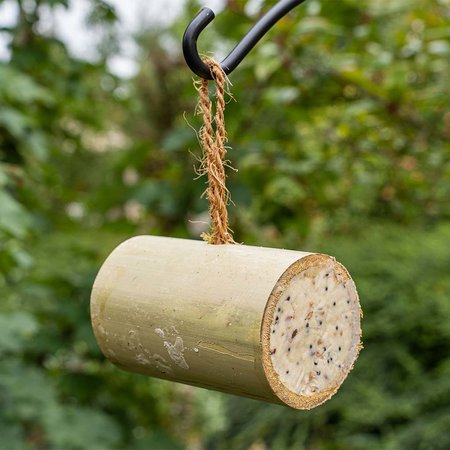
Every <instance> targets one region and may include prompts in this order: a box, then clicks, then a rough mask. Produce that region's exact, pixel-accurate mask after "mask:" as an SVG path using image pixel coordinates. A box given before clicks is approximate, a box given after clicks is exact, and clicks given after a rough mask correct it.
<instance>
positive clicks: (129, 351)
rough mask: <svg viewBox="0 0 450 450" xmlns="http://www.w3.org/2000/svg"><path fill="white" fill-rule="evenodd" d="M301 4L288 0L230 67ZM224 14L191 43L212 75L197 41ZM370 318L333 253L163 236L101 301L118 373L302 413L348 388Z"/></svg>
mask: <svg viewBox="0 0 450 450" xmlns="http://www.w3.org/2000/svg"><path fill="white" fill-rule="evenodd" d="M299 3H301V1H300V0H297V1H292V0H290V1H286V0H285V1H281V2H279V3H278V4H277V5H276V6H275V7H274V8H273V9H272V10H271V11H269V13H267V15H266V16H264V17H263V18H262V19H261V20H260V21H259V22H258V23H257V24H256V25H255V26H254V28H252V30H251V31H250V32H249V34H248V35H247V36H246V37H245V38H244V40H243V41H242V43H240V44H238V46H237V47H236V48H235V50H233V52H232V53H231V54H230V55H229V56H228V57H227V58H226V59H225V60H224V61H223V62H222V64H221V70H223V72H225V73H230V71H231V70H232V69H233V68H234V67H236V65H237V64H238V63H239V62H240V61H241V60H242V58H243V57H244V56H245V55H246V54H247V53H248V51H249V50H250V48H251V47H252V46H253V45H254V44H255V43H256V42H257V41H258V40H259V39H260V38H261V37H262V35H263V34H264V33H265V31H267V29H268V28H270V27H271V26H272V25H273V24H274V23H275V22H276V21H277V20H278V19H279V18H280V17H282V16H283V15H284V14H286V12H287V11H288V10H290V9H292V8H293V7H294V6H296V5H298V4H299ZM213 17H214V14H213V13H212V11H211V10H209V9H208V8H205V9H204V10H202V11H201V12H200V14H199V15H198V16H197V17H196V18H195V19H194V20H193V21H192V23H191V24H190V26H189V27H188V29H187V30H186V33H185V38H184V43H183V48H184V52H185V57H186V60H187V62H188V65H189V66H190V67H191V69H192V70H193V71H194V72H196V73H197V74H199V75H200V76H201V77H204V78H208V77H209V76H210V68H209V67H208V66H205V65H204V63H203V62H202V60H201V59H200V57H199V56H198V54H197V50H196V41H197V38H198V36H199V33H200V31H201V30H202V29H203V28H204V27H205V26H206V25H207V24H208V23H209V22H210V21H211V20H212V18H213ZM204 92H206V94H205V95H208V89H207V86H206V87H205V89H204ZM222 106H223V105H222ZM205 108H206V111H209V105H208V104H207V105H206V106H205ZM221 114H222V115H220V114H219V116H216V117H219V118H220V117H223V110H222V111H221ZM217 121H218V120H217V119H216V123H217ZM219 137H221V139H222V141H221V143H222V144H223V142H224V139H223V136H222V135H220V136H219ZM211 142H213V141H211ZM213 144H214V143H213ZM214 145H215V144H214ZM222 153H224V152H222ZM222 156H223V154H222ZM216 178H217V177H216ZM210 203H211V202H210ZM223 209H225V210H226V208H223ZM225 228H226V227H225ZM360 317H361V310H360V306H359V300H358V295H357V292H356V288H355V285H354V283H353V281H352V279H351V277H350V275H349V274H348V272H347V270H346V269H345V268H344V267H343V266H342V265H341V264H340V263H339V262H337V261H336V260H335V259H334V258H333V257H331V256H327V255H323V254H319V253H306V252H299V251H291V250H283V249H273V248H263V247H253V246H247V245H237V244H224V245H211V244H210V243H206V242H200V241H193V240H185V239H175V238H167V237H156V236H138V237H133V238H131V239H129V240H127V241H125V242H124V243H122V244H121V245H119V246H118V247H117V248H116V249H115V250H114V251H113V252H112V253H111V255H110V256H109V257H108V258H107V259H106V261H105V262H104V264H103V266H102V267H101V269H100V271H99V273H98V275H97V278H96V280H95V283H94V287H93V290H92V296H91V319H92V326H93V329H94V333H95V337H96V339H97V342H98V345H99V346H100V349H101V350H102V352H103V353H104V355H105V356H106V357H107V358H108V359H109V360H110V361H111V362H112V363H114V364H115V365H116V366H118V367H119V368H121V369H124V370H128V371H131V372H137V373H141V374H144V375H149V376H152V377H159V378H163V379H166V380H170V381H176V382H180V383H186V384H190V385H193V386H199V387H203V388H208V389H215V390H219V391H223V392H227V393H231V394H236V395H242V396H246V397H250V398H254V399H258V400H265V401H268V402H273V403H279V404H284V405H288V406H291V407H293V408H297V409H310V408H313V407H315V406H317V405H320V404H321V403H323V402H325V401H326V400H327V399H329V398H330V397H331V396H332V395H333V394H334V393H335V392H336V391H337V390H338V389H339V387H340V385H341V384H342V382H343V381H344V380H345V378H346V377H347V375H348V373H349V371H350V370H351V368H352V367H353V364H354V362H355V360H356V358H357V356H358V353H359V350H360V348H361V344H360V337H361V327H360Z"/></svg>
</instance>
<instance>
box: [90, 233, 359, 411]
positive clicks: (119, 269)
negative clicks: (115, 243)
mask: <svg viewBox="0 0 450 450" xmlns="http://www.w3.org/2000/svg"><path fill="white" fill-rule="evenodd" d="M333 303H334V305H333ZM344 317H345V318H344ZM91 319H92V325H93V329H94V333H95V336H96V339H97V342H98V344H99V346H100V348H101V350H102V352H103V353H104V354H105V356H106V357H107V358H108V359H109V360H110V361H111V362H113V363H114V364H115V365H117V366H118V367H120V368H122V369H125V370H128V371H132V372H138V373H142V374H145V375H149V376H153V377H159V378H164V379H167V380H172V381H176V382H181V383H187V384H191V385H194V386H199V387H204V388H210V389H216V390H220V391H224V392H228V393H232V394H237V395H243V396H247V397H251V398H255V399H259V400H265V401H269V402H274V403H281V404H287V405H289V406H292V407H295V408H298V409H309V408H312V407H314V406H317V405H319V404H321V403H323V402H324V401H326V400H327V399H328V398H329V397H331V396H332V395H333V394H334V393H335V392H336V391H337V389H338V388H339V386H340V385H341V383H342V382H343V380H344V379H345V378H346V376H347V374H348V372H349V371H350V370H351V368H352V365H353V362H354V361H355V359H356V357H357V354H358V351H359V348H360V334H361V331H360V308H359V301H358V296H357V293H356V289H355V286H354V284H353V281H352V280H351V278H350V276H349V274H348V273H347V271H346V270H345V268H344V267H343V266H342V265H340V264H339V263H337V262H336V261H335V260H334V258H332V257H330V256H326V255H321V254H311V253H304V252H297V251H289V250H279V249H269V248H261V247H251V246H244V245H208V244H206V243H204V242H200V241H191V240H184V239H174V238H164V237H153V236H138V237H134V238H132V239H129V240H128V241H126V242H124V243H122V244H121V245H120V246H119V247H117V248H116V249H115V250H114V251H113V252H112V254H111V255H110V256H109V257H108V258H107V260H106V261H105V263H104V264H103V266H102V267H101V269H100V271H99V273H98V275H97V278H96V280H95V283H94V287H93V291H92V296H91ZM336 327H338V328H336ZM325 347H328V349H325ZM338 348H339V350H338ZM324 349H325V350H324ZM333 356H334V358H333ZM330 358H331V360H332V361H330ZM326 360H327V361H328V363H327V362H326ZM330 362H331V365H330ZM338 366H339V367H338ZM319 372H320V373H319ZM317 374H319V375H317ZM320 375H322V376H320Z"/></svg>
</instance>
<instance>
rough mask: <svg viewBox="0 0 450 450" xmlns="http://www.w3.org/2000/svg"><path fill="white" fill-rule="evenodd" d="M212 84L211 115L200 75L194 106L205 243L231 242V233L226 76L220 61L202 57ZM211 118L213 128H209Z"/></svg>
mask: <svg viewBox="0 0 450 450" xmlns="http://www.w3.org/2000/svg"><path fill="white" fill-rule="evenodd" d="M205 63H206V64H207V65H208V67H209V69H210V71H211V74H212V76H213V78H214V82H215V84H216V105H215V116H214V118H213V114H212V105H211V100H210V98H209V89H208V84H209V82H208V80H205V79H202V80H201V81H200V82H199V83H198V84H197V90H198V93H199V102H198V108H199V110H200V113H201V114H202V116H203V126H202V128H201V129H200V142H201V145H202V148H203V159H202V163H201V167H200V170H199V173H200V175H203V174H207V176H208V187H207V188H206V191H205V194H206V198H207V199H208V202H209V215H210V217H211V229H210V232H209V233H203V234H202V238H203V239H204V240H205V241H207V242H208V243H209V244H231V243H234V240H233V235H232V232H231V230H230V229H229V226H228V211H227V205H228V204H229V202H230V192H229V191H228V189H227V187H226V174H225V167H224V166H225V164H226V161H225V155H226V148H225V144H226V142H227V133H226V130H225V86H226V83H227V78H226V75H225V73H224V72H223V70H222V68H221V67H220V64H219V63H217V62H216V61H214V60H213V59H211V58H206V59H205ZM213 122H215V132H214V128H213Z"/></svg>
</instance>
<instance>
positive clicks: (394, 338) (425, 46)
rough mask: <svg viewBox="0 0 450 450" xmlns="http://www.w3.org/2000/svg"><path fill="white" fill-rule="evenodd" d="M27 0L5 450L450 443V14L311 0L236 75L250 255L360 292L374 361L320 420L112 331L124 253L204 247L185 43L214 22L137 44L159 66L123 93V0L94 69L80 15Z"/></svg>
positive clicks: (15, 118)
mask: <svg viewBox="0 0 450 450" xmlns="http://www.w3.org/2000/svg"><path fill="white" fill-rule="evenodd" d="M7 1H9V2H10V3H16V4H17V6H18V9H19V16H18V21H17V24H16V25H15V26H13V27H11V28H4V29H2V30H1V32H2V33H5V34H6V35H8V36H9V37H10V42H11V59H10V61H9V62H8V63H5V62H3V63H0V80H1V81H0V293H1V303H0V361H1V364H0V448H2V449H3V448H4V449H6V450H14V449H18V450H22V449H31V450H36V449H38V450H41V449H42V450H44V449H55V450H69V449H70V450H72V449H73V450H84V449H86V450H101V449H105V450H106V449H133V450H140V449H155V450H164V449H167V450H176V449H182V448H188V449H202V448H204V449H228V448H233V449H249V450H265V449H274V450H283V449H295V450H299V449H308V450H310V449H311V450H312V449H320V450H331V449H337V450H340V449H342V450H344V449H345V450H374V449H375V450H376V449H392V450H400V449H420V450H428V449H430V450H440V449H442V450H446V449H448V448H450V434H449V433H448V430H449V428H450V322H449V320H448V317H449V316H450V298H449V297H450V279H449V277H448V271H449V269H450V253H449V251H448V248H449V244H450V222H449V214H450V209H449V205H450V202H449V199H450V108H449V98H450V84H449V82H448V77H449V73H450V70H449V69H450V43H449V42H450V40H449V38H450V21H449V19H450V4H449V2H448V0H390V1H387V0H377V1H375V0H364V1H356V0H342V1H340V2H331V1H327V2H326V1H318V0H308V1H307V2H306V3H305V4H304V5H302V6H301V7H299V8H297V10H296V11H295V12H293V13H292V14H291V15H289V16H288V17H286V18H285V19H283V20H282V21H281V22H280V23H279V24H278V25H277V26H276V28H275V29H274V30H273V31H271V32H270V33H269V36H268V37H267V38H266V39H264V40H263V41H262V42H261V43H260V44H259V46H258V47H257V48H256V49H255V50H254V51H253V52H252V53H251V54H250V55H249V56H248V57H247V58H246V60H245V62H244V63H243V64H242V66H240V67H239V69H237V70H236V72H235V73H233V74H232V75H231V77H230V78H231V81H232V83H233V87H232V92H233V95H234V97H235V99H236V102H234V101H230V102H229V103H228V105H227V108H228V109H227V127H228V132H229V138H230V146H231V147H232V149H231V150H230V151H229V154H228V156H229V158H230V160H231V162H232V165H233V166H234V167H236V168H237V169H238V172H233V171H229V187H230V189H231V192H232V196H233V200H234V202H235V204H236V205H235V206H231V207H230V214H231V221H232V228H233V229H234V230H235V238H236V240H238V241H243V242H245V243H247V244H258V245H264V246H278V247H286V248H292V249H303V250H320V251H323V252H327V253H330V254H333V255H335V256H336V257H337V258H338V259H339V260H340V261H341V262H343V263H344V264H345V265H346V266H347V267H348V268H349V270H350V271H351V273H352V275H353V277H354V279H355V281H356V283H357V286H358V288H359V291H360V296H361V302H362V306H363V309H364V312H365V318H364V321H363V334H364V344H365V349H364V351H363V352H362V353H361V356H360V358H359V360H358V362H357V364H356V366H355V369H354V371H353V372H352V373H351V375H350V376H349V378H348V380H347V381H346V382H345V384H344V386H343V387H342V389H341V390H340V392H339V393H338V394H337V395H336V396H335V397H334V398H333V399H332V400H331V401H329V402H328V403H327V404H325V405H323V406H321V407H319V408H317V409H315V410H313V411H310V412H301V411H293V410H290V409H288V408H283V407H279V406H272V405H266V404H263V403H259V402H256V401H252V400H246V399H240V398H236V397H232V396H226V395H223V394H220V393H215V392H209V391H205V390H201V389H196V388H191V387H187V386H182V385H176V384H172V383H168V382H164V381H160V380H155V379H147V378H145V377H142V376H139V375H133V374H128V373H125V372H122V371H119V370H118V369H116V368H114V367H112V366H111V364H109V363H108V362H106V361H105V359H104V357H103V356H102V355H101V354H100V352H99V350H98V348H97V346H96V343H95V340H94V337H93V335H92V332H91V328H90V322H89V295H90V288H91V286H92V282H93V280H94V277H95V274H96V271H97V270H98V268H99V266H100V264H101V262H102V260H103V259H104V258H105V257H106V255H107V254H108V253H109V252H110V251H111V250H112V249H113V248H114V246H115V245H117V244H118V243H119V242H120V241H122V240H123V239H125V238H126V237H129V236H131V235H135V234H139V233H151V234H164V235H172V236H180V237H190V238H197V237H198V235H199V234H200V231H202V230H200V229H198V228H199V226H198V224H196V223H193V222H196V221H198V220H203V218H204V212H205V210H206V209H207V205H206V202H205V200H204V199H202V198H201V193H202V192H203V190H204V188H205V185H204V180H196V181H194V180H193V178H194V177H195V174H194V170H193V166H194V165H197V164H198V163H197V159H198V157H199V154H200V150H199V148H198V143H197V139H196V135H195V133H194V131H193V130H192V129H191V128H190V126H189V125H191V126H193V127H194V128H198V126H199V123H200V122H199V118H198V117H196V116H195V115H194V110H195V103H196V98H195V91H194V89H193V87H192V74H191V73H190V72H189V71H188V69H187V68H186V66H185V64H184V62H183V60H182V57H181V55H180V48H179V47H180V45H179V40H180V36H181V34H182V32H183V31H184V27H185V26H186V24H187V22H188V21H189V20H190V18H191V17H192V16H193V14H194V13H195V12H196V10H197V9H198V5H197V4H196V3H195V2H194V1H191V2H188V4H187V5H186V8H185V11H184V13H183V15H182V17H180V19H179V21H178V22H177V23H175V24H173V25H170V26H169V27H166V28H161V29H152V30H147V31H145V32H142V33H141V34H140V35H139V36H137V37H136V39H137V41H138V43H139V45H140V48H141V58H140V71H139V73H138V75H137V76H136V77H134V78H133V79H131V80H121V79H118V78H117V77H115V76H114V75H112V74H111V73H110V72H109V70H108V68H107V60H108V57H110V56H111V55H113V54H114V52H116V51H117V48H118V46H120V38H119V36H117V35H116V29H115V23H116V20H117V17H116V13H115V11H114V8H112V7H111V5H109V4H108V3H107V2H106V1H102V0H95V1H92V2H91V10H90V12H89V17H88V23H89V24H90V25H91V26H95V27H98V29H100V31H101V33H102V36H103V40H102V42H101V45H100V48H99V50H98V53H99V60H98V62H97V63H95V64H94V63H89V62H87V61H84V60H80V59H77V58H74V57H73V56H72V55H71V54H69V52H68V51H67V49H66V48H65V46H64V45H63V43H61V42H60V41H59V40H57V39H56V38H55V37H54V36H52V35H51V34H49V33H48V32H44V31H42V28H41V27H40V26H39V25H40V21H41V20H42V19H41V17H42V15H44V13H48V12H49V11H50V12H51V11H52V8H56V7H58V8H60V7H64V6H67V5H68V4H69V3H70V2H69V1H68V0H41V1H37V0H36V1H33V0H30V1H27V2H22V1H19V0H17V1H14V0H7ZM0 3H1V2H0ZM249 3H250V2H246V1H242V0H233V1H232V0H228V1H227V2H226V11H224V12H223V14H220V15H219V16H218V17H217V19H216V20H215V21H214V24H213V25H212V26H211V27H210V28H209V29H207V30H206V31H205V32H204V34H202V37H201V38H200V42H199V45H200V48H201V50H203V51H204V52H216V53H217V54H221V52H222V53H223V52H224V51H226V50H227V49H230V48H231V47H232V45H233V43H235V42H237V40H239V39H240V38H241V37H242V36H243V35H244V34H245V32H246V31H247V30H248V28H249V27H250V26H251V24H252V23H253V22H254V21H255V19H256V16H257V15H259V14H260V13H261V12H262V10H266V9H267V8H268V7H269V6H271V5H272V4H274V3H275V2H274V1H267V2H264V5H263V7H262V10H261V11H257V12H256V13H255V12H254V11H252V8H249V7H248V4H249ZM185 111H186V114H185V116H184V115H183V112H185ZM186 121H188V122H189V125H188V124H187V123H186ZM200 228H201V225H200Z"/></svg>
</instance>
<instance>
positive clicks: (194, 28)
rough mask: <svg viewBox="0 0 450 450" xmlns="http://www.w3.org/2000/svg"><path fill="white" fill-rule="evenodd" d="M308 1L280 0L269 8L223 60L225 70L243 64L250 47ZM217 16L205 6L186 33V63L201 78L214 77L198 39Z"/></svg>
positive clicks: (184, 52)
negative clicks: (199, 48)
mask: <svg viewBox="0 0 450 450" xmlns="http://www.w3.org/2000/svg"><path fill="white" fill-rule="evenodd" d="M304 1H305V0H281V1H280V2H278V3H277V4H276V5H275V6H274V7H273V8H272V9H270V10H269V11H268V12H267V13H266V14H265V15H264V16H263V17H261V19H260V20H258V22H256V23H255V25H253V27H252V28H251V29H250V31H249V32H248V33H247V34H246V35H245V36H244V38H243V39H242V41H241V42H239V44H238V45H236V47H234V49H233V50H232V51H231V53H230V54H229V55H228V56H227V57H226V58H225V59H224V60H223V61H222V62H221V63H220V65H221V66H222V69H223V71H224V72H225V73H226V74H227V75H228V74H230V73H231V72H233V70H234V69H235V68H236V67H237V66H238V65H239V64H240V62H241V61H242V60H243V59H244V58H245V57H246V56H247V54H248V53H249V52H250V50H251V49H252V48H253V47H254V46H255V45H256V44H257V43H258V41H259V40H260V39H261V38H262V37H263V36H264V35H265V34H266V33H267V31H269V30H270V28H272V27H273V26H274V25H275V24H276V23H277V22H278V21H279V20H280V19H281V18H282V17H283V16H285V15H286V14H287V13H288V12H289V11H290V10H291V9H293V8H294V7H295V6H298V5H300V3H303V2H304ZM214 17H215V15H214V12H213V11H211V10H210V9H209V8H203V9H202V10H201V11H200V12H199V13H198V14H197V16H195V18H194V19H193V20H192V22H191V23H190V24H189V25H188V27H187V28H186V31H185V32H184V36H183V54H184V59H185V60H186V63H187V65H188V66H189V67H190V69H191V70H192V72H194V73H196V74H197V75H198V76H199V77H201V78H204V79H207V80H212V76H211V73H210V70H209V68H208V66H207V65H206V64H205V63H204V62H203V61H202V59H201V58H200V55H199V54H198V50H197V39H198V37H199V35H200V33H201V32H202V31H203V30H204V29H205V28H206V26H207V25H208V24H209V23H211V22H212V20H213V19H214Z"/></svg>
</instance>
